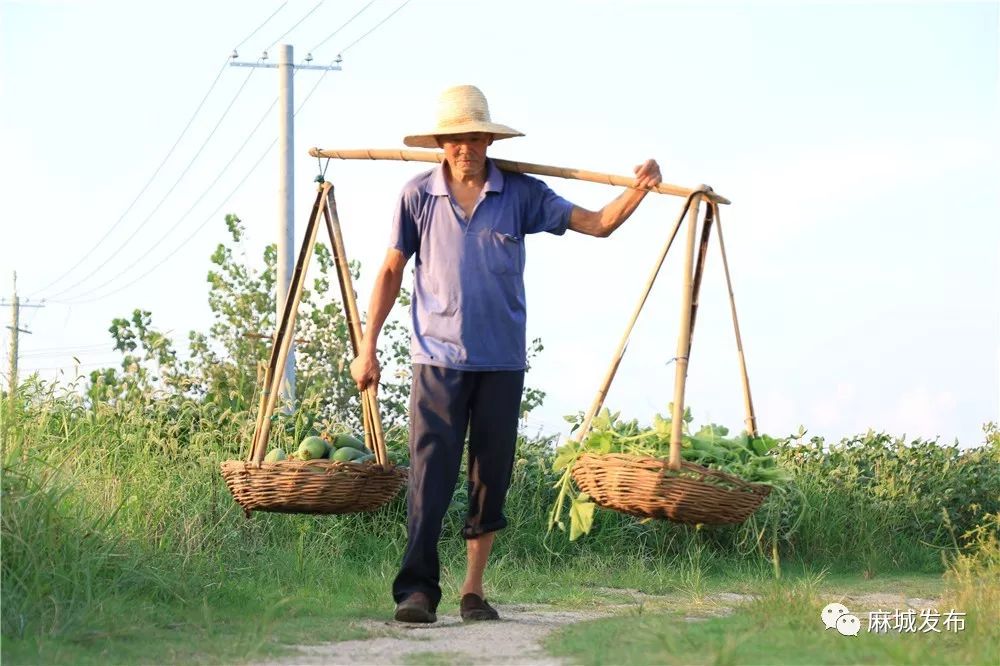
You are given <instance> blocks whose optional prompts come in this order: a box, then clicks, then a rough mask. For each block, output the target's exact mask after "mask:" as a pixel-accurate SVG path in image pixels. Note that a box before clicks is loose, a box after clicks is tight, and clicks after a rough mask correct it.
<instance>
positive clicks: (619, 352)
mask: <svg viewBox="0 0 1000 666" xmlns="http://www.w3.org/2000/svg"><path fill="white" fill-rule="evenodd" d="M697 191H699V192H700V191H702V190H700V189H699V190H697ZM692 199H693V195H689V196H688V198H687V200H686V201H685V202H684V207H683V208H681V212H680V214H679V215H678V216H677V221H676V222H674V228H673V230H672V231H671V232H670V237H669V238H667V242H666V243H665V244H664V246H663V250H662V251H661V252H660V257H659V259H657V261H656V264H655V265H654V266H653V271H652V272H651V273H650V275H649V279H648V280H647V281H646V287H645V288H644V289H643V292H642V296H640V297H639V303H638V304H637V305H636V306H635V310H634V311H633V312H632V319H631V320H630V321H629V323H628V326H627V327H626V328H625V334H624V335H623V336H622V339H621V341H619V343H618V349H616V350H615V354H614V356H612V359H611V366H610V367H609V368H608V371H607V373H606V374H605V375H604V381H603V382H602V383H601V387H600V388H599V389H597V395H596V396H595V397H594V401H593V402H592V403H591V405H590V409H589V410H588V411H587V414H586V416H584V418H583V423H582V424H581V425H580V428H579V429H578V430H577V431H576V433H575V439H576V441H577V442H582V441H583V438H584V437H586V436H587V433H588V432H590V424H591V422H592V421H593V420H594V417H595V416H596V415H597V412H599V411H600V410H601V406H602V405H603V404H604V400H605V399H606V398H607V397H608V389H610V388H611V382H612V381H613V380H614V378H615V374H616V373H617V372H618V366H619V365H620V364H621V362H622V358H623V357H624V356H625V349H626V348H627V347H628V341H629V338H630V337H631V336H632V329H633V328H634V327H635V322H636V320H638V319H639V313H640V312H641V311H642V308H643V306H644V305H645V304H646V299H647V298H648V297H649V292H650V291H651V290H652V289H653V282H655V281H656V277H657V276H658V275H659V273H660V269H661V268H662V267H663V261H664V260H665V259H666V258H667V252H669V251H670V246H671V245H673V243H674V238H676V236H677V231H678V230H679V229H680V227H681V223H682V222H684V215H685V214H686V213H687V211H688V207H689V206H690V205H691V201H692Z"/></svg>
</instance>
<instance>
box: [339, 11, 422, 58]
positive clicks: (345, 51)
mask: <svg viewBox="0 0 1000 666" xmlns="http://www.w3.org/2000/svg"><path fill="white" fill-rule="evenodd" d="M408 4H410V0H403V4H401V5H400V6H399V7H396V8H395V9H394V10H392V13H391V14H389V15H388V16H386V17H385V18H384V19H382V20H381V21H379V22H378V23H376V24H375V27H374V28H372V29H371V30H369V31H368V32H366V33H365V34H363V35H361V36H360V37H358V38H357V39H355V40H354V41H353V42H351V43H350V44H348V45H347V46H345V47H344V48H342V49H340V52H341V53H347V50H348V49H349V48H351V47H352V46H354V45H355V44H357V43H358V42H360V41H361V40H362V39H364V38H365V37H367V36H368V35H370V34H372V33H373V32H375V31H376V30H378V29H379V28H380V27H382V24H383V23H385V22H386V21H388V20H389V19H391V18H392V17H393V16H395V15H396V12H398V11H399V10H400V9H402V8H403V7H405V6H406V5H408Z"/></svg>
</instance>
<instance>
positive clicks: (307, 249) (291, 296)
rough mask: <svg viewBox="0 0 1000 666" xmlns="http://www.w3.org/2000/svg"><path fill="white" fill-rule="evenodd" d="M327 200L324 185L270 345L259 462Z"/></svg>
mask: <svg viewBox="0 0 1000 666" xmlns="http://www.w3.org/2000/svg"><path fill="white" fill-rule="evenodd" d="M324 204H325V199H324V197H323V191H322V189H321V190H320V192H319V193H318V194H317V195H316V202H315V203H314V204H313V210H312V215H311V216H310V218H309V225H308V226H307V227H306V233H305V236H304V237H303V239H302V246H301V249H300V250H299V255H298V259H297V260H296V262H295V271H294V272H293V273H292V279H291V282H290V283H289V285H288V295H287V297H286V298H285V307H284V308H282V311H281V322H280V323H279V325H278V330H277V333H276V334H275V338H274V345H273V346H272V347H271V358H270V360H269V362H268V366H267V371H266V372H265V373H264V390H263V391H262V392H261V396H260V408H259V409H258V411H257V423H256V426H255V427H254V436H253V444H252V445H251V447H250V458H249V460H250V462H252V463H254V464H256V465H260V463H261V462H263V460H264V450H265V449H266V448H267V440H268V436H269V435H270V434H271V414H272V413H274V406H275V404H276V403H277V401H278V394H279V392H280V391H279V389H280V386H281V381H282V379H283V378H284V376H285V363H286V362H287V360H288V351H289V349H290V348H291V346H292V339H293V338H294V337H295V315H296V313H297V312H298V309H299V301H300V300H301V299H302V287H303V285H304V284H305V273H306V269H307V268H308V267H309V260H310V259H312V252H313V246H314V245H315V243H316V231H317V230H318V229H319V223H318V220H319V216H320V212H321V211H322V210H323V207H324Z"/></svg>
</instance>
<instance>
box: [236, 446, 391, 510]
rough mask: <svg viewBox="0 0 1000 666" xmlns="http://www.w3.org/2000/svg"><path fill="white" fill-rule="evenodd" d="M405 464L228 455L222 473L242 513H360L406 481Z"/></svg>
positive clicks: (389, 497)
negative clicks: (270, 459) (257, 459)
mask: <svg viewBox="0 0 1000 666" xmlns="http://www.w3.org/2000/svg"><path fill="white" fill-rule="evenodd" d="M407 472H408V470H407V468H405V467H396V466H388V467H383V466H382V465H379V464H377V463H375V462H364V463H353V462H338V461H331V460H308V461H302V460H283V461H281V462H276V463H261V464H260V466H257V465H255V464H254V463H252V462H248V461H246V460H227V461H226V462H224V463H222V476H223V477H224V478H225V480H226V485H227V486H229V491H230V492H231V493H232V494H233V498H234V499H235V500H236V501H237V503H239V505H240V506H242V507H243V509H244V510H245V511H246V512H247V515H249V514H250V512H251V511H274V512H278V513H359V512H362V511H373V510H375V509H377V508H379V507H380V506H382V505H383V504H385V503H386V502H388V501H390V500H391V499H392V498H394V497H395V496H396V495H397V494H398V493H399V489H400V488H402V487H403V486H404V485H405V484H406V478H407Z"/></svg>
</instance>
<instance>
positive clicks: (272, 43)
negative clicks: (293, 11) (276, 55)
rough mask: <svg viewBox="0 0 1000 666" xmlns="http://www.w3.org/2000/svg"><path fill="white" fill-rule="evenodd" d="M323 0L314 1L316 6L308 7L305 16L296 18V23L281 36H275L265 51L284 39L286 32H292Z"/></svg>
mask: <svg viewBox="0 0 1000 666" xmlns="http://www.w3.org/2000/svg"><path fill="white" fill-rule="evenodd" d="M324 1H325V0H319V2H317V3H316V6H315V7H313V8H312V9H310V10H309V11H308V12H306V15H305V16H303V17H302V18H300V19H299V20H298V22H297V23H296V24H295V25H293V26H292V27H291V28H289V29H288V30H286V31H285V32H283V33H282V34H281V37H278V38H277V39H276V40H274V41H273V42H271V45H270V46H268V47H267V49H266V50H267V51H270V50H271V49H273V48H274V45H275V44H277V43H278V42H280V41H281V40H282V39H284V38H285V37H286V36H288V34H289V33H290V32H292V30H295V29H296V28H297V27H299V25H300V24H301V23H302V22H303V21H305V20H306V19H307V18H309V17H310V16H311V15H312V13H313V12H315V11H316V10H317V9H319V8H320V5H322V4H323V2H324Z"/></svg>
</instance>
